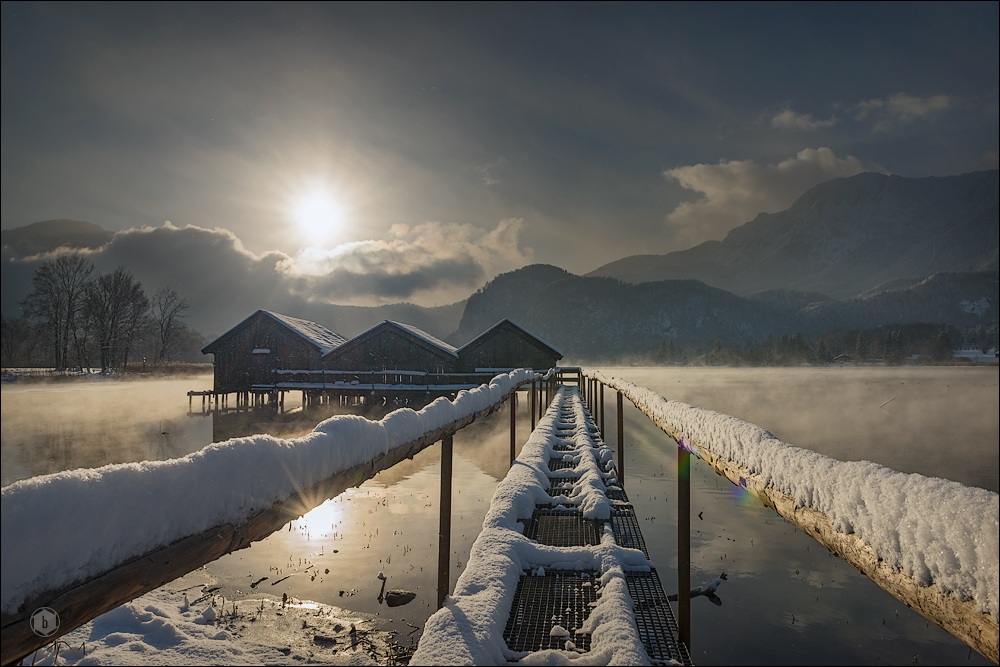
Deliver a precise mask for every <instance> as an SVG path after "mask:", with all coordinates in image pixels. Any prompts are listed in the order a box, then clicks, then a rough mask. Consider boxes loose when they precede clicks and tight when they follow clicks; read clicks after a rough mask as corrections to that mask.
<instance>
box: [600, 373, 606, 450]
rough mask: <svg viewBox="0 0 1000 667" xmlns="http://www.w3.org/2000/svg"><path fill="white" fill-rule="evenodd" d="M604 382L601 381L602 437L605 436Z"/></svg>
mask: <svg viewBox="0 0 1000 667" xmlns="http://www.w3.org/2000/svg"><path fill="white" fill-rule="evenodd" d="M605 423H606V422H605V421H604V383H603V382H602V383H601V437H602V438H603V437H604V425H605Z"/></svg>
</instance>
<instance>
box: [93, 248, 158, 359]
mask: <svg viewBox="0 0 1000 667" xmlns="http://www.w3.org/2000/svg"><path fill="white" fill-rule="evenodd" d="M85 302H86V313H87V318H88V320H89V322H90V324H91V326H92V327H93V329H94V333H95V335H96V337H97V341H98V345H99V346H100V350H101V368H102V369H104V370H110V369H112V368H119V367H122V366H123V365H124V364H127V363H128V351H129V348H130V347H131V346H132V341H133V339H134V338H135V336H136V334H137V333H138V331H139V330H140V328H141V326H142V324H143V322H144V318H145V317H146V314H147V311H148V310H149V299H148V298H147V297H146V294H145V292H143V289H142V284H141V283H140V282H139V281H138V280H136V279H135V277H134V276H133V275H132V274H131V273H129V271H128V270H127V269H126V268H125V267H124V266H119V267H118V268H117V269H115V271H114V272H113V273H107V274H104V275H102V276H99V277H98V278H97V279H96V280H94V281H93V282H92V283H91V284H90V287H89V289H88V290H87V295H86V299H85Z"/></svg>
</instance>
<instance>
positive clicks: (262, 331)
mask: <svg viewBox="0 0 1000 667" xmlns="http://www.w3.org/2000/svg"><path fill="white" fill-rule="evenodd" d="M344 342H345V340H344V338H343V337H342V336H340V335H338V334H336V333H334V332H333V331H330V330H329V329H327V328H326V327H324V326H323V325H321V324H316V323H315V322H311V321H309V320H303V319H299V318H298V317H290V316H288V315H281V314H279V313H272V312H271V311H268V310H258V311H257V312H256V313H254V314H253V315H251V316H250V317H248V318H246V319H245V320H243V321H242V322H240V323H239V324H237V325H236V326H235V327H233V328H232V329H230V330H229V331H227V332H226V333H224V334H222V335H221V336H219V337H218V338H216V339H215V340H214V341H212V342H211V343H209V344H208V345H206V346H205V347H203V348H202V350H201V351H202V354H214V355H215V362H214V366H215V389H214V390H215V392H216V393H219V394H228V393H231V392H248V391H250V390H251V388H252V387H253V386H254V385H270V384H272V383H273V382H274V379H273V373H274V371H275V370H279V369H285V368H300V369H305V370H312V369H319V368H321V359H322V358H323V355H326V354H329V353H330V352H331V351H332V350H334V349H336V348H337V347H339V346H341V345H343V344H344Z"/></svg>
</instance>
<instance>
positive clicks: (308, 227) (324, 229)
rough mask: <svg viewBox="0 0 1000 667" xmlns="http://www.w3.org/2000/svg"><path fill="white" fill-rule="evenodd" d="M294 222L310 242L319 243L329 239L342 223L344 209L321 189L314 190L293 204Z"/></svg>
mask: <svg viewBox="0 0 1000 667" xmlns="http://www.w3.org/2000/svg"><path fill="white" fill-rule="evenodd" d="M293 216H294V218H295V222H296V223H297V224H298V226H299V229H300V230H301V231H302V233H303V234H304V235H305V236H306V238H307V239H308V240H309V242H310V243H313V244H321V243H323V242H325V241H327V240H329V239H330V238H331V237H332V236H333V234H334V233H335V232H336V231H337V230H338V229H339V228H340V226H341V224H342V223H343V218H344V211H343V208H342V207H341V206H340V204H339V203H338V202H337V201H336V200H335V199H334V198H333V197H331V196H330V194H329V193H328V192H325V191H323V190H314V191H313V192H310V193H309V194H307V195H305V196H304V197H302V198H301V199H299V201H298V202H297V203H296V204H295V208H294V210H293Z"/></svg>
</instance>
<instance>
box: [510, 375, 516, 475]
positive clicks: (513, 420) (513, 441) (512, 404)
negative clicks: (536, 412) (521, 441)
mask: <svg viewBox="0 0 1000 667" xmlns="http://www.w3.org/2000/svg"><path fill="white" fill-rule="evenodd" d="M516 423H517V389H514V391H512V392H510V464H511V465H512V466H513V465H514V459H515V457H516V456H517V453H516V448H517V436H516V435H515V430H516V428H517V427H516Z"/></svg>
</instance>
